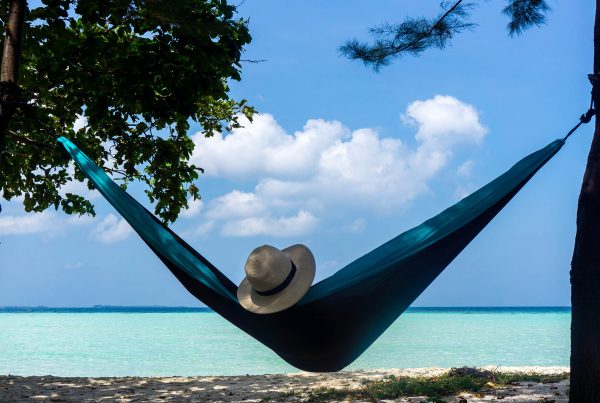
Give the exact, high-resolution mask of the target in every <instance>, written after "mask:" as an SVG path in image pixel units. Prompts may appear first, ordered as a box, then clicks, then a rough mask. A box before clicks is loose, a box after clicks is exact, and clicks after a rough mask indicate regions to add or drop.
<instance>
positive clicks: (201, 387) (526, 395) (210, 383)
mask: <svg viewBox="0 0 600 403" xmlns="http://www.w3.org/2000/svg"><path fill="white" fill-rule="evenodd" d="M484 368H485V369H488V370H493V371H499V372H508V373H510V372H528V373H537V374H546V375H554V374H561V373H565V372H568V370H569V368H567V367H484ZM447 371H448V369H443V368H418V369H386V370H368V371H351V372H338V373H327V374H315V373H305V372H301V373H293V374H277V375H246V376H214V377H210V376H209V377H206V376H203V377H114V378H109V377H107V378H84V377H81V378H76V377H73V378H71V377H54V376H11V375H3V376H0V402H22V401H40V402H113V401H114V402H268V401H273V402H301V401H309V400H310V397H311V396H312V395H311V391H315V390H319V389H321V388H335V389H358V388H361V387H362V386H363V385H364V384H365V383H368V382H372V381H378V380H382V379H385V377H389V376H392V375H393V376H410V377H418V376H431V377H434V376H439V375H441V374H443V373H445V372H447ZM567 393H568V381H567V380H564V381H560V382H556V383H532V382H518V383H515V384H511V385H510V386H508V387H496V388H494V387H490V388H486V389H485V390H483V391H481V392H480V393H477V394H471V393H461V394H458V395H456V396H450V397H446V398H444V400H445V401H447V402H465V401H466V402H469V403H471V402H490V401H500V400H501V401H503V402H548V403H550V402H555V403H560V402H567V401H568V395H567ZM321 401H323V400H321ZM335 401H340V400H335ZM342 401H343V400H342ZM359 401H360V400H359ZM381 401H382V402H415V403H416V402H422V401H425V399H424V397H423V396H407V397H399V398H397V399H392V400H381Z"/></svg>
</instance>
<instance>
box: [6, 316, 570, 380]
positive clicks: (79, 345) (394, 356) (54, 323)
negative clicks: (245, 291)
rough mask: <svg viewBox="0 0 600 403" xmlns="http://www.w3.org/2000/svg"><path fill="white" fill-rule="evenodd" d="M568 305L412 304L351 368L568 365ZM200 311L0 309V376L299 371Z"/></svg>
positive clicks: (219, 319) (220, 321)
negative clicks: (456, 306)
mask: <svg viewBox="0 0 600 403" xmlns="http://www.w3.org/2000/svg"><path fill="white" fill-rule="evenodd" d="M569 329H570V310H569V309H568V308H567V309H565V308H533V309H532V308H529V309H522V308H516V309H492V308H465V309H412V310H410V311H409V312H407V313H405V314H404V315H402V316H401V317H400V318H399V319H398V320H397V321H396V322H395V323H394V324H393V325H392V326H391V327H390V328H389V329H388V330H387V331H386V332H385V333H384V334H383V335H382V336H381V337H380V338H379V340H377V342H376V343H375V344H373V345H372V346H371V347H370V348H369V349H368V350H367V351H366V352H365V353H364V354H363V355H362V356H361V357H360V358H359V359H358V360H357V361H355V362H354V363H353V364H352V365H351V366H349V367H348V369H372V368H411V367H413V368H414V367H456V366H463V365H469V366H480V365H504V366H513V365H514V366H520V365H541V366H552V365H561V366H568V365H569ZM294 371H296V369H294V368H293V367H291V366H289V365H288V364H286V363H285V362H284V361H283V360H281V359H280V358H279V357H277V356H276V355H275V354H274V353H273V352H271V351H270V350H269V349H268V348H266V347H264V346H263V345H262V344H260V343H258V342H257V341H255V340H254V339H252V338H251V337H249V336H247V335H246V334H245V333H243V332H241V331H239V330H238V329H237V328H236V327H234V326H232V325H231V324H229V323H228V322H227V321H225V320H223V319H222V318H221V317H220V316H219V315H217V314H215V313H213V312H210V311H206V310H202V309H187V310H186V309H179V310H178V309H175V310H170V309H160V308H158V309H153V308H150V309H145V310H142V311H140V309H139V308H132V309H130V308H96V309H80V310H77V309H75V310H73V309H71V310H69V309H66V310H65V309H63V310H51V309H50V310H48V309H34V310H33V311H31V312H28V310H27V309H25V310H24V309H9V308H3V309H0V374H14V375H47V374H51V375H57V376H125V375H132V376H152V375H240V374H264V373H279V372H294Z"/></svg>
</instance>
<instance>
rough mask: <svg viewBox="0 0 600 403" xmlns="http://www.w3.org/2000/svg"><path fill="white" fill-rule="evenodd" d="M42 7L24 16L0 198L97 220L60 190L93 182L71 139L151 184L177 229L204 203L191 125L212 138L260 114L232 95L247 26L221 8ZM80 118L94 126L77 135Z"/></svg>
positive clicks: (151, 4) (116, 0) (79, 1)
mask: <svg viewBox="0 0 600 403" xmlns="http://www.w3.org/2000/svg"><path fill="white" fill-rule="evenodd" d="M42 3H43V5H42V6H40V7H36V8H34V9H31V10H30V11H29V12H28V13H27V15H26V22H25V31H24V32H25V36H24V38H23V51H22V60H21V71H20V78H19V87H20V92H21V99H22V106H21V107H19V108H18V109H17V111H16V113H15V115H14V117H13V119H12V120H11V122H10V127H9V133H8V135H7V138H6V148H5V150H3V152H2V155H1V158H0V172H1V173H2V174H1V175H0V189H1V191H2V195H3V197H4V198H5V199H7V200H10V199H11V198H13V197H16V196H23V197H24V206H25V209H26V211H42V210H44V209H46V208H48V207H54V208H56V209H58V208H62V209H63V210H64V211H65V212H67V213H78V214H83V213H90V214H94V208H93V205H92V204H91V203H90V202H89V201H88V200H86V199H85V198H84V197H82V196H80V195H75V194H72V193H65V192H63V191H61V190H60V189H61V187H64V186H65V185H66V184H67V183H68V182H70V181H85V179H84V177H83V174H82V173H81V172H79V171H78V170H77V169H74V168H73V166H72V165H71V164H70V160H69V158H68V156H67V154H66V153H65V152H64V150H62V149H61V147H60V146H59V145H58V143H57V142H56V141H55V140H54V138H53V135H64V136H67V137H69V138H70V139H72V140H73V141H74V142H75V143H76V144H77V145H78V146H79V147H80V148H81V149H82V150H84V151H85V152H86V154H88V155H89V156H90V157H91V158H93V159H94V160H95V161H96V162H97V163H98V164H99V165H100V166H103V167H104V168H105V169H106V170H108V171H109V172H110V173H112V174H113V176H114V177H116V178H118V179H120V180H122V181H123V185H124V186H126V184H127V183H128V182H130V181H132V180H140V181H142V182H144V183H146V184H147V185H148V186H147V190H146V193H147V195H148V198H149V200H150V201H151V202H154V203H155V213H157V214H158V215H159V216H160V217H161V218H162V219H163V220H165V221H174V220H175V219H176V218H177V215H178V213H179V212H180V209H181V208H182V207H187V199H188V197H190V196H191V197H193V198H198V197H199V190H198V188H197V187H196V186H195V185H194V184H193V182H194V180H196V179H197V178H198V173H199V171H201V169H200V168H198V167H196V166H194V165H191V164H189V158H190V156H191V153H192V151H193V148H194V145H193V142H192V141H191V139H190V138H189V137H188V135H187V132H188V130H189V128H190V123H189V122H190V120H191V121H194V122H197V123H199V124H200V126H201V127H202V129H203V132H204V134H205V135H206V136H211V135H212V134H214V133H215V132H216V131H222V130H226V129H229V128H231V127H236V126H238V120H237V116H239V114H240V113H241V114H244V115H246V116H248V117H251V116H252V114H253V113H254V110H253V109H252V108H251V107H249V106H248V105H247V104H246V101H245V100H241V101H235V100H233V99H230V98H229V96H228V94H227V92H228V90H229V88H228V84H227V80H229V79H232V80H239V79H240V56H241V53H242V51H243V46H244V45H246V44H247V43H249V42H250V39H251V37H250V35H249V32H248V27H247V21H245V20H243V19H239V18H236V16H235V7H233V6H231V5H228V4H227V3H226V1H224V0H178V1H177V2H169V1H162V0H133V1H131V0H42ZM1 5H2V7H1V10H2V14H1V15H0V19H1V20H2V21H1V22H0V24H1V28H4V24H5V23H6V19H7V15H6V13H7V11H6V10H7V1H6V0H4V1H2V2H1ZM79 116H83V117H85V119H87V125H85V127H83V128H79V129H78V130H75V129H74V128H73V127H74V124H75V121H76V120H77V119H78V117H79ZM88 186H90V185H89V184H88Z"/></svg>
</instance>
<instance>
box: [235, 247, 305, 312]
mask: <svg viewBox="0 0 600 403" xmlns="http://www.w3.org/2000/svg"><path fill="white" fill-rule="evenodd" d="M244 270H245V271H246V278H245V279H244V280H242V282H241V283H240V286H239V287H238V290H237V297H238V300H239V301H240V304H241V305H242V306H243V307H244V308H245V309H247V310H248V311H250V312H254V313H261V314H264V313H274V312H279V311H283V310H284V309H287V308H289V307H291V306H292V305H294V304H295V303H296V302H298V301H300V299H301V298H302V297H303V296H304V294H306V293H307V292H308V289H309V288H310V285H311V284H312V281H313V279H314V278H315V270H316V268H315V258H314V256H313V254H312V252H311V251H310V250H309V249H308V248H307V247H306V246H304V245H292V246H290V247H288V248H285V249H283V250H279V249H277V248H274V247H273V246H270V245H263V246H260V247H258V248H256V249H254V250H253V251H252V253H250V256H248V260H247V261H246V266H245V267H244Z"/></svg>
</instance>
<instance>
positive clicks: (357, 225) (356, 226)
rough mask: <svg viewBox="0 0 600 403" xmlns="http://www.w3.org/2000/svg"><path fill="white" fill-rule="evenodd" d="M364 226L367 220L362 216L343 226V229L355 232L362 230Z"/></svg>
mask: <svg viewBox="0 0 600 403" xmlns="http://www.w3.org/2000/svg"><path fill="white" fill-rule="evenodd" d="M366 226H367V220H365V219H364V218H357V219H356V220H354V221H352V222H351V223H350V224H348V225H346V226H345V227H344V230H346V232H350V233H353V234H356V233H359V232H362V231H364V229H365V228H366Z"/></svg>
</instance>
